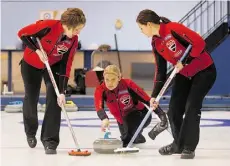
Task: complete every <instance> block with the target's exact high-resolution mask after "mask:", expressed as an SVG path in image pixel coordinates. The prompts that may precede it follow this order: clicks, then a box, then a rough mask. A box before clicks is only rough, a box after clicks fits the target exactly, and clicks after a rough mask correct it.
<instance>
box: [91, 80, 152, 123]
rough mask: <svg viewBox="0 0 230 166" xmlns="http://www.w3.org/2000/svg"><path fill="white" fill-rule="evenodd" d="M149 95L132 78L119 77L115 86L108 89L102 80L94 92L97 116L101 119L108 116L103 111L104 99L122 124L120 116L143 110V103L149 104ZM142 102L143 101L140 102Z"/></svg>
mask: <svg viewBox="0 0 230 166" xmlns="http://www.w3.org/2000/svg"><path fill="white" fill-rule="evenodd" d="M149 100H150V97H149V96H148V95H147V94H146V93H145V92H144V91H143V90H142V89H141V88H140V87H139V86H137V85H136V84H135V83H134V82H133V81H132V80H130V79H121V80H120V82H119V84H118V86H117V88H115V89H114V90H112V91H110V90H109V89H107V88H106V86H105V83H104V82H103V83H102V84H101V85H99V86H98V87H97V88H96V90H95V93H94V104H95V108H96V111H97V115H98V117H99V118H100V119H101V120H103V119H105V118H108V116H107V114H106V113H105V111H104V101H105V102H106V105H107V107H108V108H109V110H110V112H111V114H112V115H113V116H114V117H115V118H116V120H117V121H118V122H119V123H120V124H123V120H122V117H124V116H126V115H127V113H129V112H131V111H136V110H140V111H141V110H143V109H144V107H145V106H144V104H143V103H145V104H147V105H149ZM142 102H143V103H142Z"/></svg>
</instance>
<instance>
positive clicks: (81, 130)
mask: <svg viewBox="0 0 230 166" xmlns="http://www.w3.org/2000/svg"><path fill="white" fill-rule="evenodd" d="M38 114H39V123H40V125H39V130H38V132H37V136H36V137H37V139H38V144H37V146H36V147H35V148H34V149H31V148H29V147H28V145H27V141H26V136H25V134H24V126H23V124H22V113H5V112H3V111H2V112H1V165H2V166H18V165H20V166H129V165H130V166H141V165H144V166H228V165H229V164H230V112H225V111H210V112H208V111H206V112H202V120H201V135H200V142H199V145H198V147H197V150H196V157H195V159H193V160H182V159H180V155H171V156H161V155H160V154H159V153H158V149H159V148H160V147H161V146H163V145H166V144H169V143H171V141H172V137H171V135H170V134H169V133H168V132H167V131H164V132H163V133H162V134H160V135H159V136H158V137H157V138H156V140H154V141H153V140H151V139H150V138H149V137H148V135H147V133H148V131H150V130H151V128H152V127H153V126H154V124H156V122H157V119H155V115H154V114H153V119H152V122H151V125H150V126H149V127H147V128H146V129H145V130H144V132H143V135H144V136H145V138H146V140H147V141H146V143H144V144H139V145H135V146H136V147H139V148H140V151H139V153H133V154H98V153H96V152H94V151H93V142H94V141H95V140H96V139H98V138H102V137H103V134H104V133H103V132H101V130H100V120H99V119H98V118H97V115H96V112H92V111H82V112H68V115H69V118H70V120H71V124H72V125H73V129H74V131H75V134H76V136H77V139H78V142H79V144H80V147H81V148H82V149H87V150H89V151H91V152H92V154H91V156H88V157H80V156H69V155H68V151H70V150H72V149H74V148H75V144H74V142H73V140H72V136H71V134H70V131H69V128H68V126H67V123H66V122H65V119H64V116H62V123H61V130H60V144H59V146H58V149H57V155H46V154H45V151H44V148H43V146H42V143H41V141H40V130H41V123H42V119H43V116H44V113H42V112H39V113H38ZM108 114H109V113H108ZM110 117H111V116H110ZM111 133H112V135H111V137H112V138H120V137H119V136H120V135H119V130H118V128H117V125H116V121H115V120H114V119H111ZM205 164H207V165H205Z"/></svg>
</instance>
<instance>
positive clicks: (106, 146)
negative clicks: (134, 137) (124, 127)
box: [93, 132, 122, 154]
mask: <svg viewBox="0 0 230 166" xmlns="http://www.w3.org/2000/svg"><path fill="white" fill-rule="evenodd" d="M110 134H111V133H110V132H106V133H105V135H104V138H99V139H97V140H95V141H94V143H93V149H94V151H95V152H97V153H100V154H112V153H114V150H115V149H117V148H121V147H122V142H121V141H120V140H119V139H117V138H109V135H110Z"/></svg>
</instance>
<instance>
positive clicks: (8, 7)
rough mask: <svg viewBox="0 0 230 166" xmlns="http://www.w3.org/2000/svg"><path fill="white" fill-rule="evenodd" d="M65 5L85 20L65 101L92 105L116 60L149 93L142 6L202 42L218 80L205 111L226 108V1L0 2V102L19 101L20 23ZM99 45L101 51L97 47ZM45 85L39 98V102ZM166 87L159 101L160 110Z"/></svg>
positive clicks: (229, 84)
mask: <svg viewBox="0 0 230 166" xmlns="http://www.w3.org/2000/svg"><path fill="white" fill-rule="evenodd" d="M69 7H78V8H81V9H82V10H83V11H84V13H85V14H86V18H87V23H86V26H85V28H84V29H83V30H82V32H81V34H80V36H79V47H78V51H77V53H76V54H75V60H74V62H73V66H72V71H71V77H70V80H69V86H68V96H69V100H72V101H74V102H75V103H76V104H78V107H79V109H82V110H89V109H93V96H92V95H93V92H94V89H95V87H96V86H97V85H99V82H100V75H101V73H102V72H101V71H98V70H97V71H94V70H92V69H94V68H95V67H97V66H98V67H101V68H104V67H106V66H107V65H108V64H116V65H118V66H119V67H120V69H121V70H122V75H123V77H124V78H131V79H133V80H134V81H135V82H136V83H137V84H138V85H139V86H141V87H142V88H143V89H144V90H145V91H146V92H147V93H148V94H150V93H151V91H152V88H153V76H154V66H155V64H154V63H155V62H154V58H153V55H152V50H151V39H148V38H146V37H145V36H144V35H143V34H142V33H141V32H140V30H139V28H138V26H137V24H136V21H135V20H136V17H137V15H138V13H139V12H140V11H141V10H143V9H151V10H154V11H155V12H156V13H157V14H159V15H160V16H164V17H167V18H169V19H170V20H171V21H176V22H180V23H183V24H184V25H186V26H188V27H189V28H191V29H192V30H194V31H196V32H197V33H198V34H200V35H201V36H202V37H203V38H204V39H205V41H206V43H207V48H206V49H207V50H208V51H209V52H210V53H211V55H212V58H213V59H214V61H215V64H216V67H217V72H218V75H217V81H216V83H215V85H214V87H213V88H212V90H211V91H210V93H209V94H208V96H207V97H206V99H207V100H206V101H205V103H204V109H205V108H207V109H208V110H210V109H219V110H220V109H223V110H230V76H229V71H230V65H229V62H230V54H229V53H230V47H229V46H230V38H229V27H230V21H229V20H230V2H229V1H214V0H210V1H206V0H203V1H153V0H148V1H129V0H126V1H122V0H119V1H110V0H101V1H96V0H91V1H83V0H75V1H74V0H21V1H20V0H12V1H10V0H9V1H4V0H3V1H1V86H0V87H1V92H2V96H1V103H2V104H1V106H2V109H3V107H4V106H5V105H7V104H8V103H9V102H12V101H22V99H23V94H24V86H23V82H22V78H21V74H20V66H19V61H20V60H21V59H22V57H23V45H22V43H21V41H20V39H19V38H18V37H17V32H18V30H19V29H21V28H22V27H24V26H26V25H28V24H31V23H34V22H35V21H37V20H39V19H59V18H60V15H61V13H62V12H63V11H64V10H66V8H69ZM101 48H104V49H101ZM44 99H45V85H44V83H43V85H42V89H41V98H40V100H39V102H41V103H44ZM169 99H170V89H169V91H168V92H167V93H166V96H165V98H164V100H163V101H162V103H163V104H164V105H165V108H167V106H168V101H169Z"/></svg>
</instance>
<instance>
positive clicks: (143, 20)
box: [136, 9, 171, 25]
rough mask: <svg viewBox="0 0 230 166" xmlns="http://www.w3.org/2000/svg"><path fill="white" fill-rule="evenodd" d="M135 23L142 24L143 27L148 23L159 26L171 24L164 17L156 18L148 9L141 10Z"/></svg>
mask: <svg viewBox="0 0 230 166" xmlns="http://www.w3.org/2000/svg"><path fill="white" fill-rule="evenodd" d="M136 22H138V23H140V24H143V25H147V23H148V22H152V23H154V24H160V23H161V22H162V23H165V24H166V23H169V22H171V21H170V20H169V19H167V18H165V17H160V16H158V15H157V14H156V13H155V12H154V11H152V10H149V9H145V10H142V11H141V12H140V13H139V14H138V16H137V19H136Z"/></svg>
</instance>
